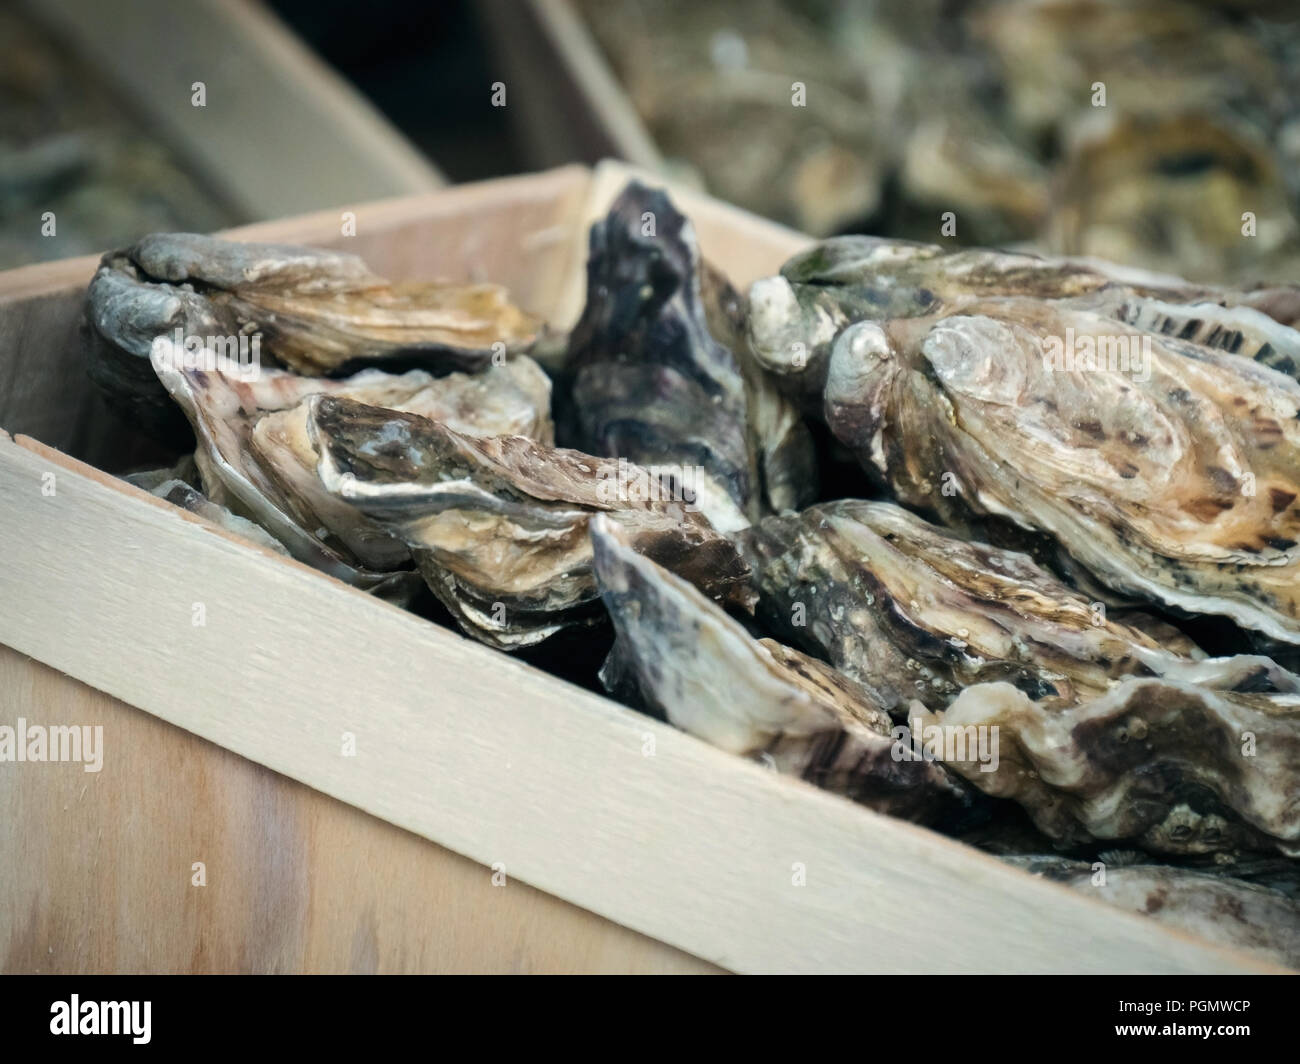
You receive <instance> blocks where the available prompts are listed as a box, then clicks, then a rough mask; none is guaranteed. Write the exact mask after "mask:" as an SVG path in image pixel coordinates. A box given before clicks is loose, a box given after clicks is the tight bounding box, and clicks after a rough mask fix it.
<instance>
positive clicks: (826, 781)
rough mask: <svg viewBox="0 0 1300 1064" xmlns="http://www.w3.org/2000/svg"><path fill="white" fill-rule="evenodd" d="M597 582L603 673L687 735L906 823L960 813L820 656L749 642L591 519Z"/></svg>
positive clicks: (867, 699) (954, 795)
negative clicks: (607, 621) (608, 647)
mask: <svg viewBox="0 0 1300 1064" xmlns="http://www.w3.org/2000/svg"><path fill="white" fill-rule="evenodd" d="M591 540H592V546H593V550H594V567H595V573H596V580H597V583H598V585H599V587H600V594H601V598H602V600H603V601H604V603H605V607H606V609H608V610H609V614H610V617H611V618H612V619H613V621H614V629H615V631H616V632H617V641H616V642H615V644H614V651H613V654H612V655H611V658H610V660H609V661H608V662H607V663H606V666H605V669H604V671H603V672H602V677H603V678H604V679H605V680H606V683H607V684H608V685H610V686H612V687H619V688H623V689H630V690H632V691H635V693H636V694H637V696H638V697H639V700H640V702H641V703H642V704H643V705H646V706H648V707H650V708H652V709H654V710H657V711H659V712H662V713H663V714H664V715H665V716H666V718H667V719H668V720H669V721H670V722H671V723H672V724H674V725H676V726H677V727H678V728H681V729H682V730H683V731H687V732H690V733H691V734H692V735H695V736H698V737H699V738H701V739H703V740H705V741H706V742H708V743H711V744H712V745H714V746H718V747H721V748H722V749H724V750H729V751H731V752H732V753H735V754H740V755H742V756H745V757H750V758H755V759H762V760H764V761H766V762H768V763H769V764H771V765H772V766H773V767H774V768H776V769H777V770H778V771H780V772H784V773H788V774H790V775H794V776H798V777H801V778H803V779H805V780H808V781H809V782H811V783H815V784H817V785H818V786H820V787H823V788H825V789H827V790H831V791H834V792H836V793H838V794H843V795H847V796H848V797H850V798H853V799H855V800H857V801H861V802H864V803H865V804H867V805H869V806H871V807H872V808H873V809H876V810H877V811H879V812H884V813H889V814H891V815H893V816H900V817H903V818H905V819H908V820H923V821H927V822H930V821H933V820H934V819H935V818H937V817H942V816H944V815H945V814H947V815H951V814H953V813H954V812H955V811H956V810H957V809H958V808H959V807H960V806H961V805H963V804H966V803H965V802H964V801H963V798H964V790H963V788H961V787H958V786H957V785H955V784H954V782H953V780H952V778H951V777H950V776H949V775H948V774H947V773H946V772H945V770H944V769H943V768H942V767H941V766H940V765H939V764H937V763H936V762H934V761H926V760H923V759H915V760H912V759H908V758H900V757H898V756H897V749H896V745H895V742H894V740H893V739H892V738H891V728H890V719H889V715H888V714H887V713H886V712H885V711H884V710H883V709H882V708H881V707H880V706H878V705H877V704H876V703H875V702H874V701H873V700H872V698H871V696H870V694H869V693H868V692H867V691H866V690H864V689H863V688H861V687H859V686H858V685H857V684H856V683H854V682H853V681H852V680H850V679H848V678H847V677H845V676H843V675H841V674H840V673H837V672H836V671H835V670H834V669H831V668H829V667H827V666H826V665H824V664H823V663H822V662H820V661H817V660H815V659H813V658H810V657H808V656H806V655H804V654H801V653H800V652H799V651H797V650H793V649H790V648H789V647H785V646H782V645H781V644H780V643H776V642H774V641H772V640H770V639H762V640H758V639H754V638H753V637H752V636H750V635H749V633H748V632H746V631H745V629H744V627H743V626H742V625H741V624H740V623H739V622H738V621H735V620H733V619H732V618H730V617H728V616H727V614H726V613H725V612H724V611H723V610H722V609H720V608H719V607H718V606H716V605H714V604H713V603H712V602H710V601H709V600H708V599H707V598H705V597H704V596H703V595H702V594H700V592H699V591H697V590H696V589H695V588H694V587H692V586H691V585H690V584H689V583H687V582H686V581H685V580H682V579H681V578H680V577H677V576H674V575H673V574H672V573H670V572H668V571H667V570H665V569H663V568H661V567H660V566H659V565H656V564H655V563H654V562H653V561H651V560H650V559H649V558H648V557H646V556H644V555H643V554H641V553H639V552H638V551H637V550H636V549H634V547H633V544H632V540H631V537H630V536H629V535H628V534H627V532H626V531H625V530H624V529H622V528H620V527H619V525H618V522H617V520H615V519H610V518H607V517H604V516H600V517H596V518H594V519H593V520H592V522H591Z"/></svg>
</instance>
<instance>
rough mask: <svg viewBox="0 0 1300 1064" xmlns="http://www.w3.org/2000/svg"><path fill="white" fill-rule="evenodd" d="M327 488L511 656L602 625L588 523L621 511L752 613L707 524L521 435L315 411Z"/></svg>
mask: <svg viewBox="0 0 1300 1064" xmlns="http://www.w3.org/2000/svg"><path fill="white" fill-rule="evenodd" d="M307 410H308V419H309V420H308V431H309V434H310V437H311V439H312V440H313V441H314V442H315V443H316V446H317V447H318V449H319V451H320V462H319V465H318V475H319V477H320V481H321V483H322V484H323V485H324V487H325V488H326V489H327V490H328V491H329V492H330V493H331V494H333V495H334V496H335V497H336V498H338V499H340V500H341V501H342V502H344V503H347V504H348V505H349V506H353V507H356V508H357V509H359V510H360V511H362V512H363V513H365V514H366V515H367V516H368V517H369V518H371V519H372V520H373V521H375V522H376V523H377V524H378V525H380V526H381V527H383V528H384V529H386V530H387V531H388V532H389V533H390V534H392V535H393V536H395V537H397V538H398V539H400V540H401V541H402V542H403V543H405V544H406V545H407V546H409V547H410V549H411V551H412V552H413V554H414V556H415V560H416V562H417V564H418V565H419V567H420V571H421V573H422V574H423V575H424V577H425V580H426V581H427V582H428V584H429V587H430V588H431V589H432V591H433V592H434V594H435V595H437V596H438V598H439V599H441V600H442V602H443V603H444V604H445V605H446V606H447V608H448V609H449V610H450V611H451V612H452V614H453V615H454V616H455V617H456V620H457V621H458V622H459V623H460V625H461V626H462V628H464V629H465V631H466V632H468V633H469V634H471V635H473V636H475V637H476V638H478V639H480V640H482V641H484V642H486V643H489V644H490V645H493V646H496V647H499V648H503V649H512V648H517V647H524V646H529V645H531V644H534V643H537V642H540V641H541V640H542V639H545V638H546V637H547V636H549V635H551V634H553V633H554V632H556V631H558V630H559V629H561V628H563V627H566V626H568V625H575V624H584V623H593V622H596V621H598V620H599V619H600V617H601V614H600V607H599V603H598V602H597V591H596V583H595V578H594V577H593V575H592V571H591V541H590V539H589V537H588V535H587V526H588V524H589V522H590V521H591V518H592V517H593V516H594V515H596V514H598V513H605V512H609V513H617V515H618V517H619V519H620V520H621V521H622V522H623V524H624V527H625V528H627V529H628V533H629V535H630V536H631V538H632V542H633V543H634V544H635V545H636V548H637V549H638V550H640V551H643V552H645V553H646V554H647V555H648V556H650V557H652V558H654V559H655V560H657V561H659V562H661V563H663V564H664V565H666V566H668V567H669V568H670V569H673V570H674V571H676V572H678V573H679V574H680V575H682V576H683V577H685V578H686V579H688V580H690V581H691V582H692V583H694V584H696V585H697V586H699V587H701V588H703V589H705V590H706V591H708V592H709V593H710V594H711V595H713V596H714V597H716V598H719V599H722V600H725V601H731V602H735V603H738V604H740V605H742V606H745V605H749V604H750V603H751V601H752V594H751V592H750V591H749V589H748V585H747V577H748V570H747V568H746V566H745V564H744V562H743V561H742V560H741V559H740V556H739V555H738V554H737V552H736V550H735V548H734V547H733V546H732V544H731V543H730V542H729V541H728V540H727V539H726V538H725V537H724V536H722V535H721V534H720V533H718V532H717V531H715V530H714V529H713V527H712V526H711V525H709V523H708V522H707V521H706V520H705V519H704V518H703V517H702V516H701V515H700V514H698V513H695V512H693V511H691V510H689V509H686V508H684V507H683V506H682V505H681V504H680V503H673V502H664V501H662V500H661V499H660V498H659V497H658V495H657V493H654V492H650V493H649V497H646V496H645V495H643V494H641V493H640V492H629V491H626V490H623V488H622V487H621V485H623V484H626V483H627V482H628V479H629V478H631V480H632V481H633V482H637V481H640V480H643V479H646V478H645V477H644V471H642V470H639V469H637V468H636V467H629V466H628V464H627V462H626V460H623V459H620V460H618V461H615V460H613V459H608V458H596V457H593V456H591V455H586V454H582V453H580V452H578V451H571V450H565V449H556V448H553V447H547V446H545V445H543V444H540V443H538V442H537V441H535V440H530V439H527V438H526V437H523V436H494V437H489V438H475V437H472V436H469V435H466V434H465V433H461V432H457V431H456V430H454V429H452V428H450V427H448V426H446V425H442V424H439V423H437V422H435V421H431V420H428V419H427V418H422V417H419V416H416V415H414V414H408V413H401V412H398V411H395V410H385V409H380V408H376V407H372V406H366V405H365V404H363V403H360V402H356V401H354V400H350V399H346V398H341V397H334V396H325V395H322V396H318V397H313V398H312V399H310V400H309V402H308V407H307Z"/></svg>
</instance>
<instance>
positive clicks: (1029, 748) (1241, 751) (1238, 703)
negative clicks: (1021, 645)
mask: <svg viewBox="0 0 1300 1064" xmlns="http://www.w3.org/2000/svg"><path fill="white" fill-rule="evenodd" d="M916 720H917V721H918V723H919V724H920V726H921V727H922V728H929V727H931V726H933V725H940V726H942V727H943V728H945V729H948V730H954V731H964V732H965V733H966V734H970V731H969V729H971V728H975V729H996V732H994V733H992V734H996V736H997V738H998V755H999V756H998V759H997V762H996V765H995V767H994V768H993V769H992V770H991V771H990V770H989V766H988V765H987V764H984V763H981V762H979V761H976V760H975V759H974V758H971V757H970V756H969V752H968V751H963V750H961V749H959V748H957V747H956V745H955V744H954V745H953V748H952V749H950V750H944V751H943V752H942V755H941V756H942V757H943V760H944V763H945V764H946V765H947V766H948V767H949V768H951V769H953V770H955V771H957V772H959V773H961V774H962V775H964V776H965V777H966V778H967V779H968V780H969V781H970V782H971V783H973V784H974V785H975V786H977V787H979V788H980V789H981V790H983V791H985V792H986V793H988V794H992V795H996V796H998V797H1001V798H1012V799H1014V800H1015V801H1017V802H1019V803H1020V804H1021V805H1022V806H1024V807H1025V809H1026V810H1027V811H1028V812H1029V814H1030V816H1032V817H1033V819H1034V823H1035V824H1036V825H1037V826H1038V828H1039V830H1041V831H1042V832H1043V833H1044V834H1046V835H1048V836H1049V837H1050V838H1053V839H1056V840H1058V841H1060V842H1063V843H1067V844H1072V843H1083V842H1087V841H1089V840H1092V839H1116V840H1119V839H1123V840H1128V841H1129V842H1131V843H1132V844H1135V845H1140V846H1142V847H1144V848H1146V849H1149V850H1153V851H1156V852H1160V853H1175V854H1179V853H1181V854H1195V853H1211V852H1216V851H1220V850H1227V851H1231V850H1236V849H1248V850H1274V849H1275V850H1278V851H1280V852H1282V853H1284V854H1286V855H1288V856H1290V857H1296V856H1300V802H1297V801H1296V797H1295V796H1296V794H1297V793H1298V792H1300V777H1298V776H1297V772H1298V771H1300V768H1298V766H1300V697H1298V696H1297V695H1296V694H1295V693H1294V691H1291V692H1286V693H1278V692H1268V693H1246V692H1241V691H1217V690H1211V689H1210V688H1208V687H1205V686H1198V685H1194V684H1190V683H1183V682H1178V681H1174V680H1169V679H1164V678H1159V679H1157V678H1151V679H1129V680H1125V681H1123V682H1122V683H1120V684H1118V685H1116V686H1115V687H1114V688H1112V689H1111V690H1110V691H1109V692H1107V693H1106V694H1104V695H1101V696H1100V697H1098V698H1096V699H1093V700H1092V701H1089V702H1083V703H1080V704H1078V705H1074V706H1067V707H1064V708H1061V707H1051V706H1048V705H1046V704H1044V703H1043V702H1041V701H1035V700H1033V699H1031V698H1029V697H1028V696H1027V695H1026V694H1025V693H1024V692H1023V691H1019V690H1017V689H1016V688H1014V687H1012V686H1011V685H1010V684H1007V683H992V684H977V685H976V686H973V687H969V688H967V689H966V690H965V691H963V692H962V693H961V694H960V695H958V697H957V698H956V699H955V700H954V701H953V703H952V704H951V705H950V706H949V708H948V709H947V711H946V712H944V713H942V714H932V713H926V712H918V713H917V715H916ZM936 753H939V752H938V751H936ZM954 754H955V755H956V756H953V755H954Z"/></svg>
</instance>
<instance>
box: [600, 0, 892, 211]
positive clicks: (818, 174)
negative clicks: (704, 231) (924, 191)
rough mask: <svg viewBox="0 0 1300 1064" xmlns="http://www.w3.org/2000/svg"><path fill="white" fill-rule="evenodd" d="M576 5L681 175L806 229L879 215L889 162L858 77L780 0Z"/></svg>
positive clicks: (800, 14) (817, 30)
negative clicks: (686, 173) (687, 174)
mask: <svg viewBox="0 0 1300 1064" xmlns="http://www.w3.org/2000/svg"><path fill="white" fill-rule="evenodd" d="M581 6H582V8H583V14H584V16H585V18H586V20H587V21H588V24H589V25H590V26H591V28H592V31H593V32H594V34H595V35H596V37H597V39H598V40H599V41H600V43H601V45H602V46H603V47H604V48H605V49H606V51H607V52H608V53H609V54H610V56H611V60H612V62H613V64H614V66H615V68H616V69H617V71H618V74H619V77H620V80H621V81H622V82H623V84H624V85H625V86H626V88H627V92H628V95H629V96H630V97H631V100H632V103H633V106H634V107H635V108H636V109H637V111H638V112H639V113H640V115H641V119H642V121H643V122H644V123H645V125H646V127H647V128H648V130H649V131H650V133H651V134H652V136H653V138H654V144H655V146H657V148H658V149H660V150H662V151H663V152H664V153H665V155H667V156H668V157H669V160H670V163H671V164H672V165H673V166H675V167H676V168H677V169H678V170H682V169H684V168H685V167H686V166H689V167H690V171H689V172H690V173H691V174H692V175H693V174H695V173H696V172H698V174H699V176H700V177H701V178H702V179H703V183H704V184H706V185H707V186H708V187H709V189H710V191H712V192H713V193H714V194H716V195H718V196H719V197H721V198H722V199H724V200H726V201H728V202H730V203H738V204H740V205H742V206H745V207H748V208H750V209H751V210H755V211H757V212H759V213H760V214H764V215H767V216H768V217H771V218H776V219H778V220H780V221H783V222H787V223H788V224H791V225H793V226H795V227H796V228H798V229H800V230H801V231H803V232H810V233H816V234H824V233H830V232H834V231H836V230H838V229H841V228H843V227H844V226H846V225H849V224H851V223H853V222H856V221H860V220H862V219H865V218H867V217H869V216H871V215H872V214H874V213H875V212H876V211H877V209H878V208H879V206H880V202H881V193H882V184H883V181H884V170H885V168H884V163H885V162H886V157H885V152H884V148H885V144H883V143H882V140H881V134H882V132H883V130H881V129H880V128H879V126H878V124H877V122H876V121H875V117H876V115H875V111H874V109H873V108H872V107H871V106H870V93H869V91H868V86H867V80H866V79H864V78H861V77H859V76H858V72H857V70H856V69H855V68H854V66H853V65H850V64H849V63H846V62H844V61H841V60H837V58H836V57H835V55H834V54H833V50H832V49H831V48H829V47H828V46H827V40H826V37H825V34H824V32H822V30H821V28H820V27H818V26H816V25H814V24H813V23H812V21H811V20H810V19H809V17H808V12H807V11H804V10H795V9H793V8H792V6H791V5H790V4H787V3H783V2H780V0H743V2H742V0H727V2H724V0H713V2H711V3H708V4H698V3H693V2H691V0H664V2H659V3H656V4H655V5H654V6H653V8H651V7H648V6H647V5H644V4H641V3H636V2H614V3H611V2H609V0H584V2H583V3H582V5H581ZM795 79H799V82H798V85H801V86H802V93H800V92H799V88H798V86H797V85H796V84H794V80H795ZM655 146H647V149H646V150H647V151H650V152H653V151H655Z"/></svg>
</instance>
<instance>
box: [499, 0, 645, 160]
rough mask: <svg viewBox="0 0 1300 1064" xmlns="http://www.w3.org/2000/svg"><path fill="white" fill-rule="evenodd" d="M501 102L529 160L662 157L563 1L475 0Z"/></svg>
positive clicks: (569, 7) (586, 33)
mask: <svg viewBox="0 0 1300 1064" xmlns="http://www.w3.org/2000/svg"><path fill="white" fill-rule="evenodd" d="M477 7H478V11H479V14H480V16H481V17H482V18H483V20H484V22H485V24H486V28H487V31H488V34H487V35H488V39H489V43H490V45H491V47H492V49H493V51H494V52H495V53H496V57H497V60H498V62H499V64H500V67H501V72H500V80H501V81H502V82H503V83H504V84H505V86H506V106H507V108H508V112H509V114H510V115H511V117H512V118H513V120H514V126H515V130H516V134H517V136H518V138H519V140H520V142H521V143H522V145H523V148H524V151H525V153H526V158H527V159H528V161H529V163H530V165H532V166H554V165H556V164H557V163H559V162H561V161H564V160H570V159H575V160H579V161H581V162H585V163H596V162H599V161H600V160H601V159H604V158H606V157H609V156H612V157H615V158H618V159H622V160H624V161H626V162H629V163H631V164H633V165H635V166H640V167H643V168H645V169H647V170H650V171H662V169H663V165H664V162H663V158H662V156H661V155H660V153H659V149H658V148H657V147H656V146H655V144H654V141H653V140H652V139H651V137H650V135H649V133H648V132H647V131H646V129H645V126H644V125H643V123H642V122H641V119H640V116H639V115H637V113H636V110H635V109H634V108H633V107H632V103H631V101H630V100H629V99H628V97H627V94H626V93H625V92H624V91H623V87H622V86H621V85H620V84H619V82H618V79H617V78H616V77H615V76H614V73H613V71H612V70H611V69H610V67H609V64H608V63H606V61H605V57H604V55H603V54H602V53H601V51H600V49H599V48H598V47H597V45H596V43H595V41H594V40H593V39H592V37H591V35H590V34H589V33H588V32H587V28H586V26H584V25H583V23H582V20H581V18H579V16H578V14H577V13H576V12H575V11H574V9H573V7H572V5H570V4H568V3H566V2H564V0H522V2H521V0H480V2H479V4H478V5H477Z"/></svg>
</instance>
